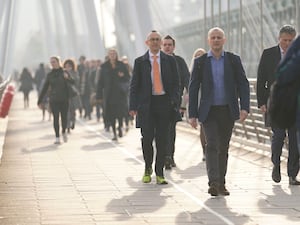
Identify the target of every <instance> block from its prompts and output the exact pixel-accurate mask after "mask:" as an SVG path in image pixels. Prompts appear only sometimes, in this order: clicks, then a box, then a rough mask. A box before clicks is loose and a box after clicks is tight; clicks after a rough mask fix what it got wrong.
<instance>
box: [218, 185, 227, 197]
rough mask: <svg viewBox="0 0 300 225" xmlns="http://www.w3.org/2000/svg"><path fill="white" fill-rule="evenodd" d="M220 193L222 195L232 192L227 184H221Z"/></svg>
mask: <svg viewBox="0 0 300 225" xmlns="http://www.w3.org/2000/svg"><path fill="white" fill-rule="evenodd" d="M219 194H220V195H230V192H229V191H228V190H227V188H226V187H225V185H221V186H220V188H219Z"/></svg>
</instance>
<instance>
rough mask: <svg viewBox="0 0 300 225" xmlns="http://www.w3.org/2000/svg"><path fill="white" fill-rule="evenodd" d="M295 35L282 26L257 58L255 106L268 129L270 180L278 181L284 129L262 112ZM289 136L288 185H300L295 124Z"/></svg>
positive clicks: (289, 130)
mask: <svg viewBox="0 0 300 225" xmlns="http://www.w3.org/2000/svg"><path fill="white" fill-rule="evenodd" d="M295 36H296V30H295V28H294V27H292V26H290V25H284V26H283V27H282V28H281V29H280V31H279V38H278V40H279V43H278V44H277V45H276V46H273V47H271V48H267V49H265V50H264V51H263V53H262V56H261V58H260V62H259V66H258V72H257V89H256V95H257V103H258V108H260V110H261V111H262V113H264V115H265V125H266V126H267V127H270V126H271V128H272V132H273V136H272V143H271V150H272V156H271V160H272V163H273V170H272V179H273V181H274V182H276V183H279V182H280V181H281V172H280V157H281V153H282V147H283V144H284V139H285V137H286V130H285V129H280V128H278V127H277V126H276V124H271V121H269V118H268V116H267V114H266V112H267V101H268V98H269V96H270V87H271V85H272V84H273V82H274V81H275V71H276V68H277V66H278V64H279V62H280V60H281V59H282V58H283V56H284V55H285V53H286V51H287V49H288V47H289V45H290V44H291V42H292V41H293V40H294V38H295ZM287 133H288V138H289V149H288V151H289V156H288V164H287V173H288V176H289V184H290V185H300V182H299V181H297V180H296V176H297V174H298V171H299V153H298V148H297V137H296V125H295V126H293V127H291V128H290V129H288V130H287Z"/></svg>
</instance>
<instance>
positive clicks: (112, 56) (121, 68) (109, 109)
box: [96, 48, 130, 141]
mask: <svg viewBox="0 0 300 225" xmlns="http://www.w3.org/2000/svg"><path fill="white" fill-rule="evenodd" d="M108 58H109V59H108V60H107V61H106V62H105V63H103V64H102V66H101V74H100V79H99V82H98V85H97V96H96V99H98V100H100V101H101V100H102V102H103V109H104V114H105V116H106V118H107V119H108V123H109V124H105V126H106V127H105V128H107V127H108V126H111V127H112V130H113V139H112V140H115V141H116V140H118V137H117V132H116V120H117V121H118V136H119V137H122V136H123V126H122V121H123V117H124V114H125V113H128V107H127V105H128V99H127V96H128V93H127V92H128V88H126V87H127V86H128V82H129V80H130V77H129V73H128V70H127V68H126V66H125V64H124V63H122V62H121V61H120V60H119V59H118V53H117V51H116V49H113V48H111V49H109V51H108Z"/></svg>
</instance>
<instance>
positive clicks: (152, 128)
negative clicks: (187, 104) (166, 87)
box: [141, 95, 171, 176]
mask: <svg viewBox="0 0 300 225" xmlns="http://www.w3.org/2000/svg"><path fill="white" fill-rule="evenodd" d="M170 115H171V103H170V101H169V98H168V97H167V96H166V95H159V96H152V97H151V104H150V112H149V121H148V123H147V124H148V126H143V127H142V128H141V133H142V149H143V157H144V160H145V169H148V168H151V167H152V163H153V157H154V150H153V140H154V139H155V146H156V159H155V173H156V175H157V176H163V168H164V160H165V155H166V148H167V142H168V138H169V129H170V121H171V120H170Z"/></svg>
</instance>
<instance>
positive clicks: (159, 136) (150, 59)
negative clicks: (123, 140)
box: [129, 31, 180, 184]
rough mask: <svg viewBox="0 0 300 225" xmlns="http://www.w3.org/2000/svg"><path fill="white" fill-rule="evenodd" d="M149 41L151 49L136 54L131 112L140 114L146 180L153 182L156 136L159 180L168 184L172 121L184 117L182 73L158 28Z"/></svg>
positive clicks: (131, 92) (136, 114) (130, 102)
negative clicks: (166, 163) (181, 108)
mask: <svg viewBox="0 0 300 225" xmlns="http://www.w3.org/2000/svg"><path fill="white" fill-rule="evenodd" d="M146 45H147V46H148V48H149V50H148V51H147V52H146V53H145V54H144V55H143V56H140V57H138V58H136V59H135V62H134V68H133V74H132V79H131V84H130V92H129V114H130V115H131V116H137V117H136V127H137V128H141V134H142V149H143V157H144V161H145V172H144V175H143V179H142V181H143V182H144V183H150V182H151V174H152V172H153V169H152V163H153V156H154V151H153V140H154V139H155V144H156V160H155V173H156V182H157V184H167V183H168V182H167V181H166V180H165V178H164V171H163V168H164V160H165V155H166V148H167V141H168V138H169V135H168V133H169V128H170V123H171V121H172V120H174V119H176V118H180V114H179V111H178V108H179V98H180V89H179V87H180V81H179V74H178V71H177V65H176V61H175V59H174V57H172V56H170V55H167V54H165V53H163V52H161V51H160V46H161V35H160V34H159V33H158V32H157V31H152V32H150V33H149V34H148V36H147V39H146ZM156 65H157V66H156ZM156 68H157V69H156ZM155 71H157V73H156V72H155ZM157 82H158V83H157ZM158 87H159V88H158Z"/></svg>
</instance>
